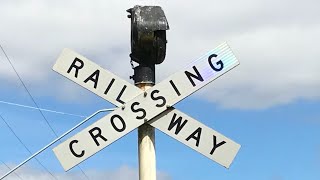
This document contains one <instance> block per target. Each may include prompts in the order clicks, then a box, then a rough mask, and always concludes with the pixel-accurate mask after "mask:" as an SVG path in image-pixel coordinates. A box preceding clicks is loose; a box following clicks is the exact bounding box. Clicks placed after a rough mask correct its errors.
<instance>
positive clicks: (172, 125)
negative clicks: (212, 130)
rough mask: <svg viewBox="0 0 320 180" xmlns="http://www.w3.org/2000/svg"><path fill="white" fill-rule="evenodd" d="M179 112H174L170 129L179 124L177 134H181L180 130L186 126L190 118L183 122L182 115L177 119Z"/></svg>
mask: <svg viewBox="0 0 320 180" xmlns="http://www.w3.org/2000/svg"><path fill="white" fill-rule="evenodd" d="M176 116H177V114H176V113H174V114H173V117H172V119H171V122H170V124H169V127H168V130H169V131H170V130H171V129H172V128H173V127H174V126H175V125H177V127H176V131H175V132H174V133H175V134H179V132H180V131H181V129H182V128H183V127H184V125H186V124H187V122H188V120H184V121H183V123H182V124H181V120H182V117H181V116H180V117H179V118H178V119H177V120H175V119H176Z"/></svg>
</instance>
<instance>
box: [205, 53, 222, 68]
mask: <svg viewBox="0 0 320 180" xmlns="http://www.w3.org/2000/svg"><path fill="white" fill-rule="evenodd" d="M217 56H218V55H216V54H212V55H210V56H209V58H208V61H209V64H210V66H211V68H212V69H213V70H215V71H221V70H222V69H223V62H222V61H221V60H219V61H218V62H216V64H217V65H220V67H219V68H216V67H214V65H213V64H212V61H211V59H212V58H215V57H217Z"/></svg>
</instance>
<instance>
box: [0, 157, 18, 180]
mask: <svg viewBox="0 0 320 180" xmlns="http://www.w3.org/2000/svg"><path fill="white" fill-rule="evenodd" d="M0 162H1V163H2V164H3V165H5V166H6V167H7V168H8V169H9V170H11V168H10V167H9V166H8V165H7V164H6V163H5V162H3V161H1V160H0ZM14 174H15V175H16V176H17V177H18V178H19V179H21V180H23V179H22V177H21V176H19V175H18V173H16V172H14Z"/></svg>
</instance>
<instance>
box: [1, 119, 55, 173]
mask: <svg viewBox="0 0 320 180" xmlns="http://www.w3.org/2000/svg"><path fill="white" fill-rule="evenodd" d="M0 119H2V121H3V122H4V123H5V124H6V126H7V127H8V129H9V130H10V131H11V133H12V134H13V135H14V136H15V137H16V138H17V140H18V141H19V142H20V143H21V144H22V146H23V147H24V148H25V149H26V150H27V151H28V152H29V153H30V155H31V154H32V152H31V151H30V149H29V148H28V147H27V146H26V145H25V144H24V143H23V142H22V140H21V139H20V138H19V136H18V135H17V134H16V133H15V132H14V130H13V129H12V128H11V126H10V125H9V123H8V122H7V121H6V120H5V119H4V118H3V116H2V115H1V114H0ZM35 159H36V161H37V162H38V163H39V164H40V165H41V166H42V168H43V169H44V170H45V171H47V172H48V173H49V174H50V175H51V176H52V177H53V178H54V179H57V178H56V177H55V176H54V175H53V174H52V173H51V172H50V171H49V170H48V169H47V168H46V167H45V166H44V165H43V164H42V163H41V162H40V161H39V159H37V158H35Z"/></svg>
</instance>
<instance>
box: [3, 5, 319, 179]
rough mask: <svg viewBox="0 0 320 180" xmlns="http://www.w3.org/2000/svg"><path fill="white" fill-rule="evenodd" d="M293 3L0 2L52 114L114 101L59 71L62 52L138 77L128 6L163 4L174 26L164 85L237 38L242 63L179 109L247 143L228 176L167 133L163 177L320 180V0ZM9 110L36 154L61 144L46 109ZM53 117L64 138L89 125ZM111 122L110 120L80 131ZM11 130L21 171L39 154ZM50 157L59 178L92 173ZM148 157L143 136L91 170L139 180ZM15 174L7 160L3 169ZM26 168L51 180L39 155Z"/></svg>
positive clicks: (100, 158)
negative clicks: (140, 154)
mask: <svg viewBox="0 0 320 180" xmlns="http://www.w3.org/2000/svg"><path fill="white" fill-rule="evenodd" d="M291 3H292V2H291V1H287V0H284V1H281V3H279V2H278V1H275V0H271V1H270V0H269V1H266V0H258V1H257V0H255V1H253V0H246V1H245V2H241V3H239V2H238V1H232V0H229V1H224V2H220V1H214V2H213V1H201V2H199V1H190V2H189V3H185V2H184V1H175V2H168V1H137V0H136V1H123V2H122V3H119V2H117V1H110V2H100V1H96V2H94V3H93V2H92V1H88V0H81V1H68V2H64V1H55V2H50V1H37V0H33V1H29V2H28V3H26V2H23V1H17V2H13V1H6V0H5V1H1V2H0V21H1V22H2V23H3V27H4V28H1V30H0V43H1V45H2V46H3V47H4V48H5V50H6V52H7V54H8V55H9V57H10V59H11V60H12V62H13V64H14V65H15V67H16V69H17V71H18V72H19V74H20V75H21V77H22V79H23V80H24V81H25V83H26V85H27V87H28V88H29V90H30V92H31V94H32V95H33V96H34V98H35V100H36V102H37V103H38V105H39V106H40V107H41V108H47V109H53V110H57V111H63V112H69V113H74V114H79V115H83V116H87V115H89V114H91V113H93V112H95V111H97V110H99V109H103V108H111V107H113V105H111V104H110V103H108V102H106V101H105V100H103V99H101V98H99V97H97V96H96V95H94V94H93V93H91V92H89V91H87V90H85V89H83V88H82V87H80V86H78V85H76V84H74V83H72V82H71V81H69V80H67V79H65V78H64V77H62V76H60V75H58V74H57V73H55V72H53V71H52V69H51V68H52V66H53V64H54V62H55V60H56V59H57V57H58V55H59V54H60V52H61V51H62V49H63V48H65V47H68V48H71V49H73V50H75V51H77V52H78V53H80V54H83V55H84V56H86V57H88V58H89V59H91V60H93V61H95V62H96V63H97V64H100V65H101V66H102V67H104V68H106V69H108V70H110V71H112V72H114V73H115V74H117V75H118V76H120V77H121V78H124V79H126V80H127V81H130V80H129V78H128V76H129V75H132V73H133V71H132V69H131V68H130V63H129V58H128V54H129V52H130V46H129V40H130V34H129V28H130V23H129V20H128V19H127V18H126V12H125V10H126V9H128V8H130V7H132V6H133V5H136V4H150V5H161V6H162V7H163V9H164V11H165V13H166V15H167V18H168V21H169V25H170V28H171V29H170V30H169V31H168V52H167V59H166V60H165V62H164V63H163V64H161V65H159V66H158V67H157V82H160V81H161V80H162V79H164V78H165V77H167V76H169V75H170V74H172V73H174V72H175V71H177V70H179V69H181V68H183V67H185V66H186V65H187V64H188V63H189V62H191V61H192V60H195V59H196V58H197V57H199V56H201V55H202V54H204V53H206V52H207V51H209V50H211V49H213V48H214V47H215V46H217V45H218V44H220V43H221V42H223V41H227V42H228V43H229V45H230V46H231V48H232V49H233V51H234V53H235V54H236V55H237V57H238V59H239V61H240V63H241V64H240V66H238V67H236V68H235V69H234V70H232V71H230V72H228V73H226V74H225V75H223V76H222V77H221V78H219V79H218V80H216V81H214V82H212V83H211V84H210V85H209V86H206V87H204V88H203V89H201V90H200V91H199V92H197V93H195V94H193V95H191V96H190V97H188V98H187V99H185V100H183V101H182V102H180V103H178V104H177V105H176V106H175V107H176V108H177V109H179V110H180V111H182V112H184V113H186V114H188V115H190V116H191V117H193V118H194V119H197V120H199V121H201V122H202V123H203V124H205V125H207V126H209V127H211V128H212V129H214V130H216V131H218V132H220V133H221V134H223V135H225V136H227V137H229V138H231V139H232V140H234V141H236V142H237V143H239V144H241V146H242V147H241V149H240V151H239V153H238V155H237V157H236V158H235V160H234V162H233V164H232V165H231V167H230V169H225V168H224V167H222V166H220V165H218V164H217V163H215V162H213V161H211V160H209V159H207V158H206V157H204V156H202V155H200V154H199V153H197V152H195V151H193V150H192V149H190V148H188V147H187V146H185V145H183V144H181V143H179V142H178V141H176V140H174V139H172V138H170V137H169V136H167V135H165V134H163V133H161V132H159V131H157V132H156V133H157V134H156V148H157V169H158V173H159V174H158V179H159V180H169V179H172V180H173V179H186V180H195V179H201V180H209V179H210V180H211V179H221V180H230V179H261V180H295V179H297V180H300V179H308V180H317V179H320V171H319V167H320V140H319V138H318V137H319V136H320V131H319V130H320V101H319V99H320V93H319V92H320V79H319V77H320V74H319V72H320V71H319V68H320V63H319V61H318V59H319V58H320V54H319V52H318V51H317V49H316V47H319V45H320V44H319V42H320V41H319V40H320V39H319V38H320V36H319V33H320V26H319V24H320V23H319V18H315V17H319V16H320V14H319V12H318V11H317V10H316V8H315V7H318V5H319V2H317V1H313V0H307V2H306V1H303V2H302V1H296V2H295V3H294V4H292V5H290V8H288V4H291ZM182 4H183V5H184V7H183V8H181V5H182ZM230 4H232V5H233V6H232V7H230ZM190 12H193V13H194V14H192V15H190V14H188V13H190ZM296 12H300V13H299V14H297V13H296ZM0 63H1V66H0V82H1V84H2V86H1V87H2V88H1V90H0V92H1V93H0V94H1V95H0V100H1V101H8V102H14V103H20V104H25V105H29V106H34V104H33V102H32V101H31V99H30V97H29V96H28V94H27V93H26V92H25V90H24V89H23V87H22V85H21V84H20V83H19V81H18V79H17V77H16V76H15V74H14V72H13V70H12V69H11V67H10V65H9V64H8V62H7V60H6V59H5V56H4V55H3V54H2V53H0ZM0 113H1V115H2V116H3V117H4V118H5V120H6V121H7V122H8V123H9V124H10V126H11V127H12V128H13V130H14V131H15V132H16V133H17V135H18V136H19V137H20V138H21V140H22V141H23V142H24V143H25V144H26V146H27V147H28V148H29V149H30V150H31V151H32V152H36V151H37V150H39V149H40V148H42V147H43V146H45V145H46V144H47V143H49V142H50V141H52V140H53V139H54V138H55V136H54V134H53V133H52V132H50V129H49V127H48V126H47V125H46V123H45V121H44V120H43V118H42V117H41V115H40V113H39V112H38V111H37V110H31V109H24V108H17V107H14V106H10V105H6V104H1V103H0ZM44 115H45V117H46V118H47V119H48V121H49V123H50V124H51V125H52V127H53V128H54V130H55V131H56V132H57V134H62V133H64V132H65V131H67V130H68V129H70V128H71V127H73V126H74V125H76V124H77V123H78V122H80V121H81V120H82V119H83V118H81V117H76V116H68V115H60V114H54V113H48V112H44ZM99 117H102V114H101V115H99V116H98V117H96V118H94V119H92V120H91V121H89V122H88V123H86V124H85V125H83V126H82V127H81V128H79V130H81V129H82V128H85V127H87V126H88V125H90V124H91V123H92V122H94V121H95V120H97V119H98V118H99ZM0 128H1V131H0V142H1V144H2V145H1V148H0V160H1V161H3V162H5V163H6V164H8V165H9V166H11V167H13V166H14V165H17V164H18V163H20V162H21V161H23V160H24V159H26V158H27V157H29V155H30V154H29V153H28V152H27V151H26V150H25V149H24V147H23V146H22V145H21V144H20V143H19V142H18V141H17V139H16V138H15V137H14V136H13V134H12V133H11V132H10V131H9V129H8V128H7V127H6V125H5V124H4V123H3V122H2V121H0ZM79 130H76V131H75V132H74V133H72V134H75V133H76V132H78V131H79ZM56 145H57V144H55V145H54V146H53V147H55V146H56ZM38 159H39V160H40V161H41V162H42V163H43V164H44V165H45V166H46V168H48V169H49V170H50V171H51V172H52V173H53V174H54V175H55V176H57V177H59V179H78V178H81V173H80V172H79V169H77V168H74V169H72V170H71V171H70V172H68V173H65V172H64V171H63V169H62V167H61V166H60V164H59V162H58V160H57V159H56V157H55V156H54V154H53V152H52V150H51V148H50V149H48V150H46V151H45V152H44V153H42V154H40V155H39V156H38ZM137 160H138V158H137V132H136V131H134V132H132V133H130V134H128V135H127V136H125V137H123V138H121V139H120V140H119V141H117V142H115V143H114V144H112V145H111V146H109V147H107V148H105V149H104V150H102V151H101V152H99V153H97V154H96V155H95V156H93V157H91V158H90V159H88V160H86V161H85V162H83V163H81V165H80V166H81V168H82V169H83V170H85V172H86V173H87V174H88V175H89V176H90V177H91V179H99V178H101V177H113V178H112V179H116V180H124V179H132V177H135V178H137V168H138V162H137ZM6 171H7V169H6V167H4V165H3V164H1V163H0V173H1V174H3V173H5V172H6ZM17 172H18V174H19V175H21V177H23V178H24V179H48V178H49V177H48V176H46V175H44V174H43V173H45V172H44V170H43V169H42V168H41V166H39V164H38V163H37V162H36V161H34V160H33V161H31V162H29V163H28V164H27V165H26V166H24V167H23V168H22V169H20V170H18V171H17ZM16 178H17V177H15V176H14V175H13V176H11V177H10V178H7V179H16Z"/></svg>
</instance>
